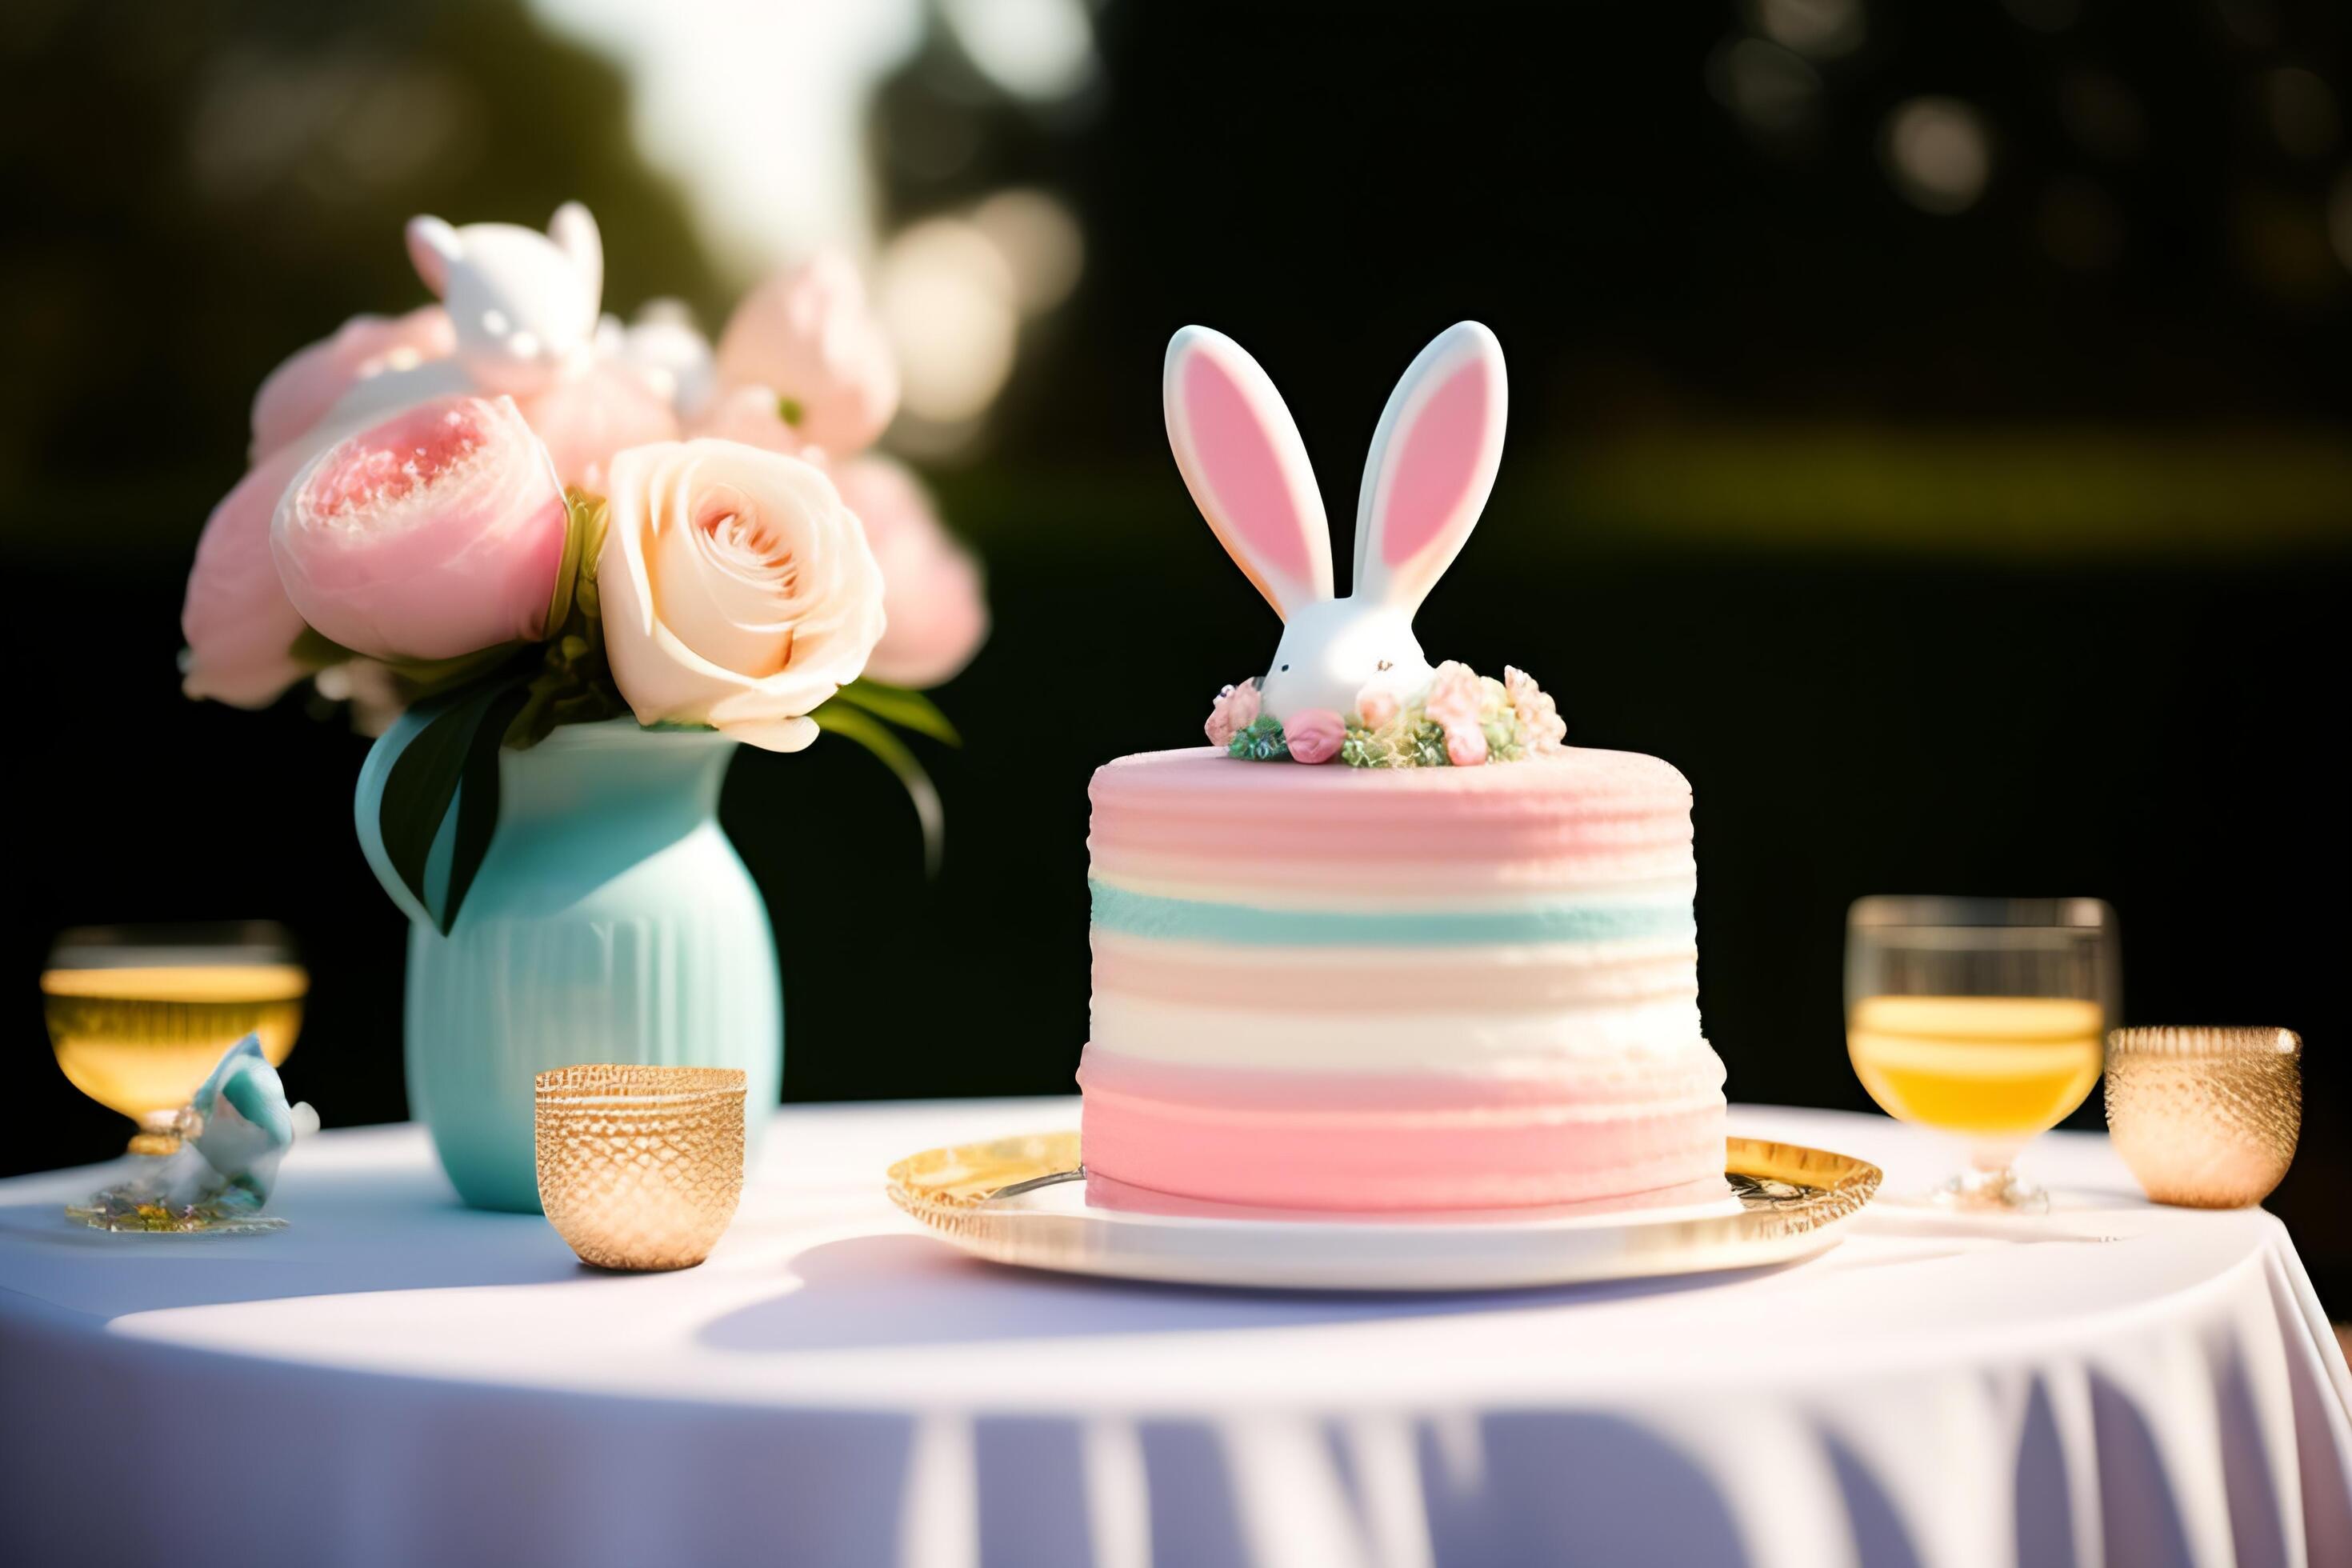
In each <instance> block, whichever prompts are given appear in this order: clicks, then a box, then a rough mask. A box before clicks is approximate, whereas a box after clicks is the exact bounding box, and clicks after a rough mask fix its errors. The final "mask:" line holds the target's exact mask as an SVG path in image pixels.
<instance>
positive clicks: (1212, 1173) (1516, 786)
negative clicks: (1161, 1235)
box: [1079, 748, 1724, 1209]
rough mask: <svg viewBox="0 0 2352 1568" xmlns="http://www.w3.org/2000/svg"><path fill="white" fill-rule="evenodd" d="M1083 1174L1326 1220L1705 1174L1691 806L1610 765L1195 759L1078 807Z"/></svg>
mask: <svg viewBox="0 0 2352 1568" xmlns="http://www.w3.org/2000/svg"><path fill="white" fill-rule="evenodd" d="M1091 794H1092V796H1093V802H1094V819H1093V829H1092V832H1091V833H1090V834H1089V836H1088V837H1087V847H1088V848H1089V850H1090V851H1091V853H1092V857H1093V868H1092V887H1093V893H1094V927H1093V941H1094V1027H1093V1034H1092V1039H1091V1041H1090V1043H1089V1044H1088V1045H1087V1051H1086V1059H1085V1063H1084V1066H1083V1067H1082V1068H1081V1069H1080V1072H1079V1083H1080V1084H1081V1085H1082V1086H1083V1088H1084V1089H1085V1092H1086V1111H1085V1135H1084V1147H1085V1151H1086V1162H1087V1170H1088V1171H1089V1172H1090V1173H1094V1174H1096V1175H1097V1176H1104V1177H1108V1178H1111V1179H1112V1180H1113V1181H1115V1182H1118V1183H1123V1184H1128V1185H1131V1186H1136V1187H1141V1188H1146V1189H1150V1190H1151V1191H1155V1192H1162V1193H1170V1194H1179V1195H1182V1196H1187V1197H1194V1198H1208V1199H1214V1200H1219V1201H1223V1202H1228V1203H1241V1204H1255V1205H1271V1206H1277V1207H1294V1208H1316V1209H1398V1208H1484V1207H1493V1206H1497V1205H1522V1204H1561V1203H1574V1202H1580V1201H1583V1200H1588V1199H1594V1198H1613V1197H1621V1196H1625V1195H1629V1194H1637V1193H1643V1192H1647V1191H1651V1190H1653V1189H1657V1188H1663V1187H1671V1186H1677V1185H1680V1184H1684V1183H1687V1182H1692V1181H1697V1180H1702V1179H1705V1178H1706V1177H1709V1176H1715V1177H1720V1176H1721V1175H1722V1173H1723V1140H1724V1101H1723V1065H1722V1063H1721V1062H1720V1061H1718V1060H1717V1058H1716V1054H1715V1052H1714V1051H1713V1050H1711V1049H1709V1048H1708V1047H1707V1043H1706V1039H1705V1038H1704V1037H1702V1036H1701V1034H1700V1031H1699V1016H1698V950H1697V946H1696V940H1695V937H1694V933H1693V928H1692V923H1691V896H1692V891H1693V889H1694V887H1695V883H1696V871H1695V868H1694V865H1693V862H1692V858H1691V820H1690V802H1691V797H1690V787H1689V785H1687V784H1685V783H1684V782H1683V777H1682V775H1681V774H1680V773H1676V772H1675V770H1674V769H1673V768H1671V767H1669V766H1667V765H1666V764H1665V763H1662V762H1659V761H1657V760H1655V759H1654V758H1651V757H1644V756H1637V755H1634V754H1633V753H1631V752H1597V751H1580V750H1563V751H1561V752H1558V753H1557V754H1555V755H1551V756H1547V757H1542V758H1538V759H1533V760H1529V761H1527V762H1523V763H1517V764H1515V765H1495V766H1486V767H1476V768H1455V767H1447V768H1429V769H1422V770H1414V771H1410V772H1396V773H1387V772H1372V771H1365V770H1359V769H1356V768H1350V767H1271V766H1249V765H1244V764H1242V763H1235V762H1234V760H1233V759H1231V758H1230V757H1228V756H1226V755H1224V754H1223V753H1222V752H1217V751H1214V750H1211V749H1208V748H1195V749H1193V750H1190V751H1181V752H1147V753H1145V754H1142V755H1139V756H1133V757H1122V758H1120V759H1119V760H1118V762H1115V763H1111V764H1110V765H1109V766H1108V767H1105V768H1103V769H1101V770H1099V771H1098V772H1097V773H1096V774H1095V777H1094V785H1093V789H1092V791H1091Z"/></svg>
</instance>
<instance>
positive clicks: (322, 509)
mask: <svg viewBox="0 0 2352 1568" xmlns="http://www.w3.org/2000/svg"><path fill="white" fill-rule="evenodd" d="M568 526H569V514H568V511H567V509H566V508H565V506H564V500H563V486H562V481H561V480H559V479H557V478H556V474H555V465H554V463H553V462H552V461H551V460H550V458H548V455H547V448H546V447H543V446H541V444H540V441H539V438H538V437H536V436H533V435H532V434H531V432H530V426H528V425H526V424H524V423H523V417H522V415H521V413H520V411H519V410H518V409H517V408H516V407H515V404H514V399H512V398H511V397H505V396H499V397H496V398H482V397H470V396H466V395H457V396H452V397H440V398H436V399H434V400H433V401H432V402H430V403H421V404H418V405H416V406H415V407H414V408H410V409H406V410H404V411H403V412H401V413H399V414H395V415H394V416H392V417H391V418H389V419H387V420H385V421H384V422H383V423H382V424H381V425H377V426H373V427H372V428H370V429H367V430H363V431H362V432H360V433H359V434H358V435H356V436H350V437H345V438H344V439H342V440H341V441H338V442H337V443H335V445H333V446H331V447H328V448H327V449H326V450H325V451H323V452H321V453H320V454H319V455H318V457H317V458H313V459H312V460H311V462H310V467H308V468H304V469H303V470H302V473H301V476H300V477H299V479H296V480H295V481H294V486H293V488H292V489H289V490H288V491H287V492H286V496H285V499H284V500H281V501H280V502H279V503H278V515H277V517H276V519H275V521H273V522H272V524H271V527H270V534H269V543H270V550H271V552H272V553H273V554H274V555H275V556H276V557H277V561H278V577H279V578H280V580H282V581H283V582H284V583H285V584H286V596H287V597H288V598H289V599H290V600H292V601H293V604H294V607H295V609H297V610H298V611H299V612H300V613H301V616H302V618H303V619H304V620H306V621H308V622H310V625H311V626H314V627H316V628H317V629H318V631H319V634H320V636H322V637H327V638H329V639H330V640H331V641H334V642H337V643H340V644H341V645H342V646H343V647H348V648H350V649H352V651H353V652H355V653H362V654H365V655H367V656H368V657H370V658H381V659H388V660H400V659H438V658H456V657H457V656H458V655H460V654H468V653H473V652H476V651H478V650H479V649H482V648H486V647H495V646H496V645H498V644H499V643H505V642H515V641H526V642H528V641H535V640H537V639H538V638H539V637H543V636H544V635H546V631H547V616H548V611H549V609H550V608H551V601H552V600H553V598H554V595H555V574H556V569H557V567H558V565H559V564H560V563H561V562H562V556H563V538H564V532H565V530H566V529H567V527H568Z"/></svg>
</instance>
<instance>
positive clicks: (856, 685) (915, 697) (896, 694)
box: [834, 676, 963, 746]
mask: <svg viewBox="0 0 2352 1568" xmlns="http://www.w3.org/2000/svg"><path fill="white" fill-rule="evenodd" d="M834 696H835V699H836V700H840V701H843V702H847V703H850V704H853V705H854V706H856V707H859V708H863V709H865V710H866V711H867V712H868V713H871V714H873V715H874V716H875V717H876V718H877V719H887V720H888V721H890V722H892V723H893V724H896V725H898V727H899V728H901V729H904V730H912V731H915V733H917V734H919V735H929V737H930V738H931V739H932V740H934V741H938V742H942V743H944V744H946V745H950V746H961V745H962V744H963V737H962V736H961V735H959V734H957V733H956V727H955V726H954V725H953V724H952V723H950V722H949V721H948V716H947V715H946V714H944V713H942V712H940V710H939V709H938V708H937V707H936V706H935V705H934V704H933V703H932V701H931V700H930V699H929V698H928V697H926V696H924V695H923V694H922V693H921V692H919V691H909V690H908V689H906V688H905V687H903V686H885V685H883V684H882V682H880V681H878V680H868V679H866V678H865V677H864V676H859V677H858V678H857V679H856V680H853V681H851V682H850V683H849V684H848V685H846V686H845V687H843V688H842V689H840V690H839V691H836V692H835V693H834Z"/></svg>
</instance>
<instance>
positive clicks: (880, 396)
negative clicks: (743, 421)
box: [719, 251, 898, 458]
mask: <svg viewBox="0 0 2352 1568" xmlns="http://www.w3.org/2000/svg"><path fill="white" fill-rule="evenodd" d="M747 385H761V386H766V387H768V388H770V389H772V391H773V392H774V394H775V395H776V396H777V398H778V399H780V400H781V403H782V418H783V421H784V423H785V424H787V425H789V426H792V427H793V430H794V432H796V433H797V434H798V435H799V436H800V437H802V438H803V440H805V441H808V442H810V443H811V444H813V445H815V446H818V447H824V449H825V450H826V451H827V452H829V453H831V454H833V455H834V456H835V457H836V458H845V457H848V456H850V455H851V454H853V453H856V452H861V451H864V450H865V449H866V447H869V446H871V445H873V443H874V438H875V437H877V436H879V435H881V434H882V429H883V426H887V425H888V424H889V423H890V416H892V415H893V414H895V413H897V412H898V360H897V359H896V358H895V357H894V356H893V355H892V353H891V352H890V342H889V339H888V338H887V336H886V335H885V334H884V332H883V330H882V323H881V322H880V321H877V320H876V319H875V316H874V314H873V312H872V311H870V310H867V309H866V286H865V284H864V283H863V282H862V281H860V279H859V278H858V276H857V268H856V264H854V263H853V262H851V260H850V259H849V258H848V257H846V256H845V255H842V254H841V253H840V252H838V251H826V252H824V253H823V254H821V255H819V256H817V257H815V258H813V259H811V260H809V261H807V262H805V263H803V265H801V266H799V267H796V268H792V269H791V270H789V271H785V272H780V273H778V274H776V275H775V276H774V277H772V278H771V279H768V280H767V281H766V282H765V283H762V284H761V285H760V286H759V287H758V288H756V289H752V290H751V293H749V294H747V295H745V296H744V297H743V300H742V302H741V303H740V304H739V305H737V306H736V307H735V314H734V315H732V316H731V317H730V318H729V319H728V321H727V330H726V331H723V332H721V333H720V334H719V386H720V387H721V388H722V389H732V388H735V387H739V386H747Z"/></svg>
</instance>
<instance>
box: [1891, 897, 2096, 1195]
mask: <svg viewBox="0 0 2352 1568" xmlns="http://www.w3.org/2000/svg"><path fill="white" fill-rule="evenodd" d="M2117 984H2118V974H2117V964H2116V917H2115V911H2114V910H2110V909H2109V908H2108V907H2107V906H2106V905H2105V903H2103V902H2101V901H2100V900H2097V899H1962V898H1925V897H1901V898H1895V897H1875V898H1867V899H1863V900H1858V901H1856V903H1855V904H1854V906H1853V909H1852V910H1850V911H1849V912H1848V913H1847V916H1846V946H1845V1017H1846V1050H1847V1052H1848V1054H1849V1055H1851V1057H1852V1058H1853V1070H1854V1072H1855V1073H1856V1074H1857V1075H1859V1076H1860V1077H1861V1079H1862V1084H1863V1087H1864V1089H1868V1090H1869V1091H1870V1097H1871V1098H1872V1099H1873V1100H1876V1101H1878V1103H1879V1105H1880V1107H1881V1108H1882V1109H1884V1110H1885V1111H1886V1113H1887V1114H1888V1115H1890V1116H1894V1117H1896V1118H1898V1119H1900V1120H1902V1121H1912V1122H1916V1123H1918V1124H1919V1125H1921V1126H1923V1127H1935V1128H1940V1129H1942V1130H1943V1131H1948V1132H1952V1133H1956V1134H1958V1136H1959V1137H1960V1138H1962V1139H1964V1140H1965V1141H1966V1142H1967V1144H1968V1150H1969V1163H1968V1167H1967V1168H1966V1169H1965V1170H1963V1171H1962V1172H1960V1173H1959V1174H1958V1175H1956V1176H1954V1177H1952V1178H1951V1179H1950V1180H1949V1181H1948V1182H1946V1183H1945V1184H1943V1185H1942V1186H1941V1187H1939V1188H1937V1190H1936V1192H1935V1194H1933V1195H1934V1198H1935V1200H1936V1201H1937V1202H1939V1203H1943V1204H1947V1205H1951V1206H1954V1207H1959V1208H1968V1209H1977V1210H1990V1211H1995V1212H2016V1213H2034V1214H2038V1213H2041V1212H2042V1211H2043V1210H2046V1209H2047V1208H2048V1207H2049V1205H2050V1198H2049V1194H2047V1193H2044V1192H2043V1191H2042V1189H2041V1188H2039V1187H2036V1186H2034V1185H2033V1184H2031V1183H2030V1182H2027V1181H2026V1180H2024V1179H2023V1178H2022V1177H2021V1176H2020V1175H2019V1174H2018V1173H2017V1170H2016V1167H2015V1164H2014V1161H2015V1159H2016V1157H2017V1152H2018V1151H2019V1150H2020V1149H2021V1148H2022V1147H2024V1145H2025V1144H2026V1143H2027V1142H2030V1141H2031V1140H2032V1139H2033V1138H2034V1137H2036V1136H2038V1135H2039V1134H2041V1133H2043V1132H2046V1131H2049V1130H2050V1129H2051V1128H2053V1127H2055V1126H2057V1125H2058V1123H2059V1122H2061V1121H2064V1120H2065V1119H2066V1117H2067V1116H2068V1114H2069V1113H2071V1112H2072V1111H2073V1110H2074V1108H2075V1107H2076V1106H2078V1105H2080V1104H2082V1103H2083V1101H2084V1099H2085V1098H2086V1097H2088V1095H2089V1094H2090V1092H2091V1090H2092V1089H2093V1088H2094V1087H2095V1085H2096V1084H2097V1083H2098V1081H2099V1069H2100V1066H2101V1062H2102V1055H2101V1042H2102V1041H2103V1040H2104V1039H2105V1037H2106V1030H2107V1027H2108V1026H2109V1025H2110V1024H2112V1023H2113V1022H2114V1021H2115V1018H2116V993H2117Z"/></svg>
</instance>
